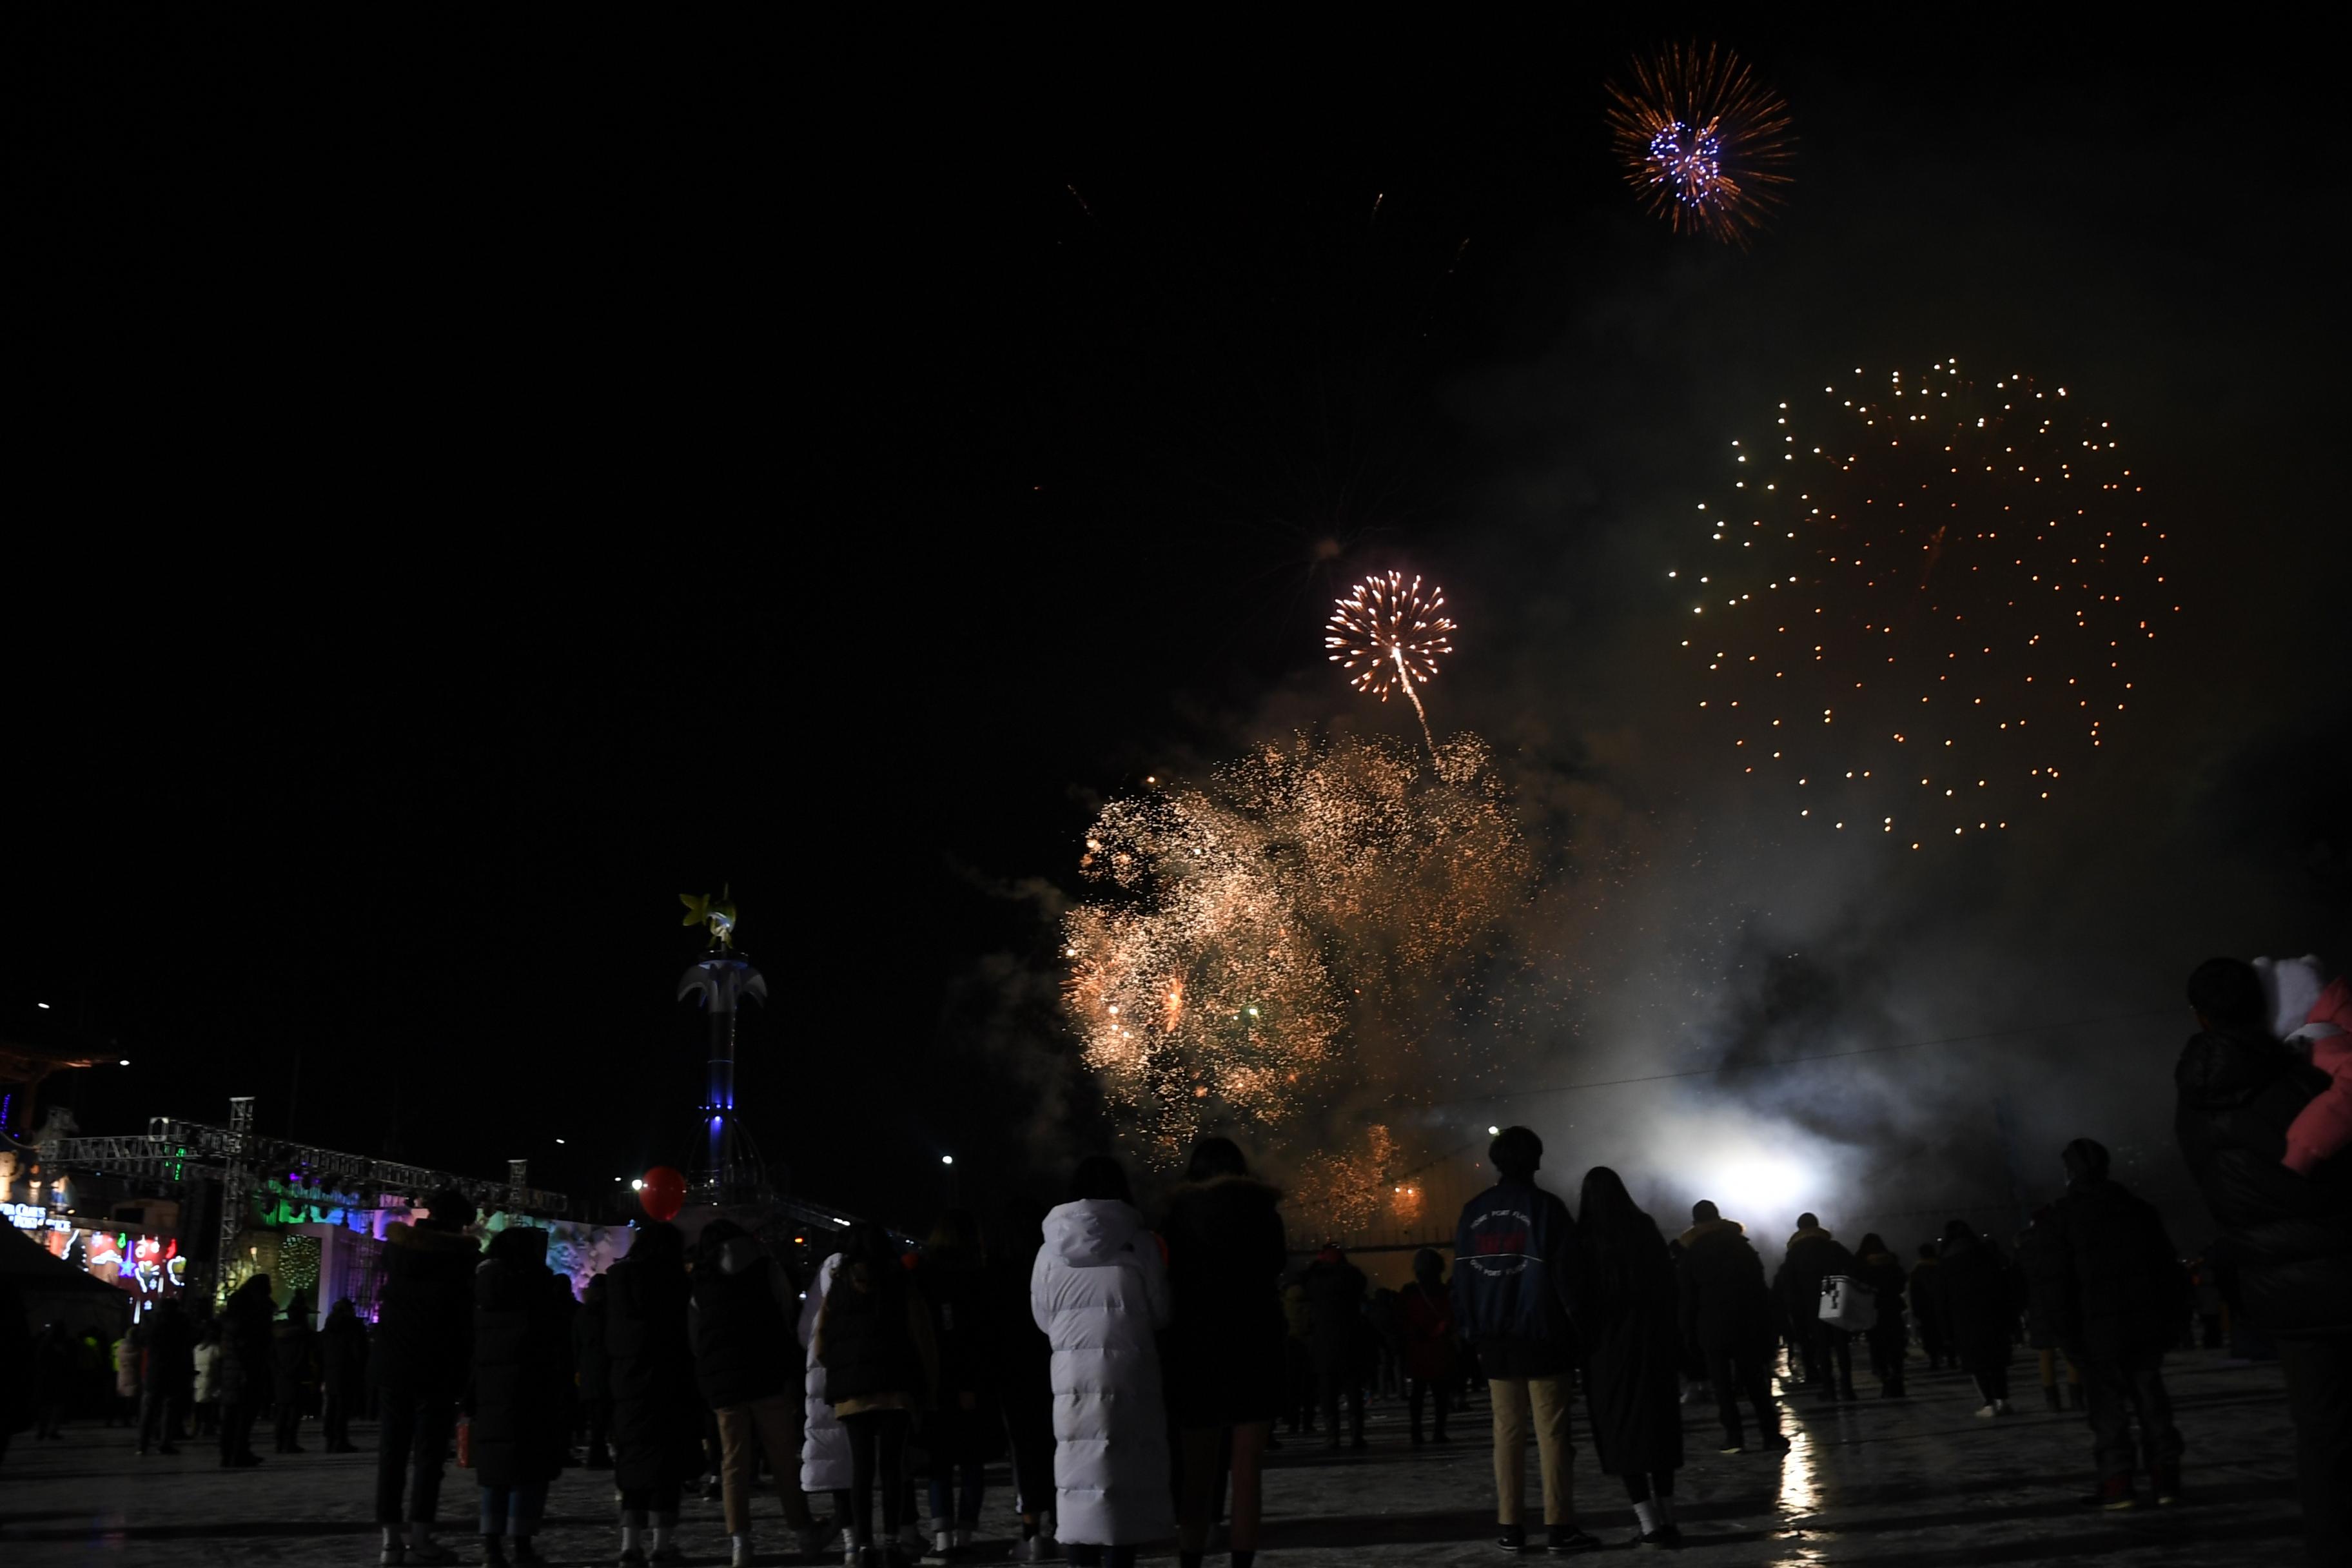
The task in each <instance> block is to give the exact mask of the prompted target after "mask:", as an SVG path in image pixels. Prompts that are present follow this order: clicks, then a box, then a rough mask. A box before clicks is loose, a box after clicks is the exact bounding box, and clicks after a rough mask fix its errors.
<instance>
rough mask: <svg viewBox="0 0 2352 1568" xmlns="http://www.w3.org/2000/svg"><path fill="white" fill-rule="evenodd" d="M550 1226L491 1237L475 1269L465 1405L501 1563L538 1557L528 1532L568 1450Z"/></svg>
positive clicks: (565, 1344) (516, 1228) (488, 1546)
mask: <svg viewBox="0 0 2352 1568" xmlns="http://www.w3.org/2000/svg"><path fill="white" fill-rule="evenodd" d="M553 1279H554V1275H553V1274H552V1273H551V1271H550V1270H549V1268H548V1267H547V1232H545V1231H543V1230H541V1229H540V1228H539V1227H538V1226H527V1225H509V1226H507V1227H506V1228H505V1229H504V1230H501V1231H499V1233H498V1234H497V1235H496V1236H494V1237H491V1238H490V1245H489V1250H488V1256H486V1257H485V1258H483V1259H482V1261H481V1263H480V1265H479V1266H478V1267H477V1268H475V1270H474V1334H473V1373H472V1376H471V1377H470V1379H469V1380H468V1381H467V1391H466V1398H465V1410H466V1414H467V1417H468V1419H469V1420H470V1422H471V1426H470V1431H471V1434H472V1438H471V1442H472V1455H471V1457H472V1459H473V1465H474V1480H475V1484H476V1485H477V1486H478V1488H479V1489H480V1491H481V1532H482V1561H483V1562H484V1563H488V1564H491V1565H492V1568H504V1564H505V1563H507V1562H508V1561H509V1559H508V1557H507V1554H506V1550H505V1543H506V1542H508V1541H509V1540H510V1541H512V1542H513V1543H514V1556H513V1559H512V1560H513V1561H514V1562H515V1563H535V1562H538V1561H539V1560H540V1559H539V1554H538V1552H537V1551H536V1550H535V1549H534V1548H533V1546H532V1544H531V1537H532V1536H534V1535H536V1534H538V1533H539V1521H540V1517H541V1514H543V1513H544V1512H545V1511H546V1507H547V1489H548V1487H549V1485H550V1484H551V1482H553V1481H554V1479H555V1478H556V1476H557V1475H558V1474H559V1473H561V1471H562V1468H563V1462H564V1460H565V1458H567V1457H568V1456H569V1453H570V1450H571V1446H572V1445H571V1431H570V1422H569V1420H568V1419H567V1412H566V1409H565V1405H566V1394H567V1391H568V1390H569V1389H570V1387H571V1385H572V1341H571V1335H570V1334H568V1333H566V1332H565V1327H566V1325H565V1323H564V1321H563V1309H562V1303H561V1302H559V1301H558V1300H556V1297H555V1292H554V1290H553V1289H551V1283H552V1281H553Z"/></svg>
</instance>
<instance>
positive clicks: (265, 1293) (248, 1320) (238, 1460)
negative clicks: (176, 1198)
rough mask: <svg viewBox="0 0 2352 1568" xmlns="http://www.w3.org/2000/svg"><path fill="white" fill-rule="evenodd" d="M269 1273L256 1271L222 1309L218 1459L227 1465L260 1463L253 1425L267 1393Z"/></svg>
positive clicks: (270, 1312)
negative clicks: (254, 1443)
mask: <svg viewBox="0 0 2352 1568" xmlns="http://www.w3.org/2000/svg"><path fill="white" fill-rule="evenodd" d="M276 1310H277V1309H276V1308H275V1307H274V1306H273V1305H272V1304H271V1302H270V1300H269V1276H268V1275H267V1274H256V1275H253V1276H251V1277H250V1278H248V1279H247V1280H246V1281H245V1283H244V1284H242V1285H239V1286H238V1287H237V1288H236V1289H234V1290H232V1291H230V1292H229V1296H228V1300H227V1301H226V1302H225V1303H223V1305H222V1307H221V1383H220V1403H221V1425H220V1462H221V1468H223V1469H240V1468H247V1469H249V1468H252V1467H253V1466H255V1465H257V1464H259V1463H261V1456H260V1455H258V1454H257V1453H255V1452H254V1451H253V1424H254V1422H255V1421H256V1420H257V1418H259V1416H260V1415H261V1406H262V1405H263V1404H264V1403H265V1402H266V1401H267V1400H268V1397H269V1387H270V1383H271V1380H272V1378H273V1376H274V1375H275V1374H274V1373H272V1372H271V1370H270V1362H269V1320H270V1319H271V1318H272V1317H273V1316H275V1315H276Z"/></svg>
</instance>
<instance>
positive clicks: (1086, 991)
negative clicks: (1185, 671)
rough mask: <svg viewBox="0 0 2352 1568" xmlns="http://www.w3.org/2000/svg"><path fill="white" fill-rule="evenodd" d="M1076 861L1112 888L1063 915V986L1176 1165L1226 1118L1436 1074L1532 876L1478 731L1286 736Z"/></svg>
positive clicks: (1108, 816)
mask: <svg viewBox="0 0 2352 1568" xmlns="http://www.w3.org/2000/svg"><path fill="white" fill-rule="evenodd" d="M1079 866H1080V870H1081V872H1082V874H1083V875H1084V876H1085V877H1086V878H1087V879H1088V880H1090V881H1093V882H1095V883H1097V884H1098V885H1099V886H1100V887H1101V889H1102V891H1101V893H1100V895H1099V896H1097V897H1096V898H1094V899H1091V900H1088V901H1087V902H1086V903H1085V904H1082V905H1081V906H1080V907H1078V908H1077V909H1076V910H1073V911H1072V912H1071V913H1070V915H1069V916H1068V917H1067V920H1066V923H1065V927H1064V938H1065V940H1064V948H1063V956H1064V958H1065V960H1066V963H1067V964H1068V972H1067V978H1066V983H1065V987H1064V994H1063V1000H1064V1005H1065V1008H1066V1014H1067V1016H1068V1017H1069V1018H1070V1020H1071V1023H1072V1025H1073V1026H1074V1028H1075V1029H1076V1032H1077V1034H1078V1036H1079V1038H1080V1040H1081V1042H1082V1046H1083V1053H1084V1058H1085V1060H1086V1063H1087V1067H1088V1068H1091V1069H1093V1071H1094V1072H1095V1073H1096V1074H1097V1077H1098V1078H1099V1079H1100V1080H1101V1082H1102V1084H1103V1087H1104V1090H1105V1093H1106V1095H1107V1097H1108V1099H1109V1100H1110V1101H1111V1102H1112V1104H1113V1105H1114V1106H1116V1107H1118V1108H1119V1110H1120V1112H1121V1114H1122V1116H1123V1118H1124V1119H1125V1120H1126V1121H1128V1122H1129V1124H1130V1126H1131V1127H1132V1128H1133V1129H1134V1130H1135V1131H1136V1132H1137V1133H1138V1135H1139V1139H1140V1141H1141V1142H1142V1144H1143V1146H1144V1150H1145V1152H1146V1153H1147V1154H1148V1156H1149V1157H1150V1159H1151V1160H1152V1161H1153V1162H1154V1163H1160V1164H1171V1163H1177V1162H1179V1161H1181V1159H1182V1157H1183V1154H1184V1152H1185V1150H1186V1149H1187V1148H1188V1147H1189V1145H1190V1143H1191V1142H1192V1139H1193V1138H1194V1137H1196V1136H1197V1135H1199V1134H1200V1133H1201V1132H1203V1131H1209V1130H1211V1129H1223V1130H1227V1131H1236V1132H1241V1133H1243V1134H1244V1135H1246V1136H1251V1137H1254V1138H1255V1139H1256V1140H1257V1141H1258V1142H1261V1143H1263V1144H1268V1145H1276V1146H1278V1145H1280V1144H1282V1143H1284V1142H1286V1141H1289V1140H1292V1139H1295V1138H1300V1137H1306V1138H1315V1137H1318V1135H1319V1133H1320V1131H1321V1128H1322V1118H1323V1117H1324V1116H1325V1115H1326V1114H1327V1113H1328V1111H1329V1110H1331V1109H1332V1107H1333V1106H1334V1105H1335V1104H1336V1103H1337V1102H1338V1101H1339V1100H1340V1099H1342V1098H1345V1097H1348V1096H1349V1095H1352V1094H1355V1093H1357V1092H1359V1091H1360V1090H1361V1089H1363V1087H1364V1086H1365V1084H1366V1082H1367V1081H1368V1080H1369V1079H1374V1078H1381V1077H1390V1076H1393V1077H1394V1079H1395V1080H1396V1081H1398V1082H1399V1083H1400V1084H1406V1083H1415V1084H1425V1083H1426V1081H1427V1080H1428V1079H1429V1077H1430V1071H1431V1069H1430V1068H1428V1067H1427V1066H1426V1065H1425V1064H1423V1062H1422V1048H1423V1046H1424V1045H1425V1044H1427V1043H1429V1042H1430V1041H1431V1040H1432V1039H1433V1038H1436V1037H1440V1036H1443V1037H1444V1040H1445V1041H1451V1040H1453V1039H1454V1038H1457V1037H1458V1036H1457V1035H1456V1034H1455V1033H1454V1030H1455V1027H1456V1026H1457V1025H1458V1023H1459V1021H1460V1019H1459V1014H1460V1011H1461V1009H1462V1007H1463V1006H1465V1005H1466V1004H1465V1002H1464V1001H1463V1000H1462V994H1463V992H1464V990H1465V986H1466V985H1468V984H1470V983H1469V982H1468V981H1467V980H1465V973H1467V972H1468V971H1469V970H1471V969H1472V968H1474V967H1475V965H1476V964H1477V963H1479V962H1481V961H1482V958H1483V956H1484V950H1486V949H1487V948H1489V947H1491V945H1492V941H1493V938H1494V935H1495V933H1496V930H1497V928H1498V927H1499V926H1500V925H1501V924H1502V922H1503V921H1505V919H1506V918H1507V915H1508V914H1509V912H1510V911H1512V910H1515V909H1517V908H1519V907H1520V906H1522V905H1523V904H1524V903H1525V901H1526V900H1527V899H1528V896H1529V892H1530V889H1531V888H1532V886H1533V884H1534V881H1535V862H1534V858H1533V856H1532V855H1531V854H1530V853H1529V852H1528V847H1527V845H1526V843H1525V841H1524V839H1523V837H1522V836H1521V834H1520V832H1519V829H1518V826H1517V821H1516V819H1515V817H1514V816H1513V815H1512V812H1511V809H1510V806H1509V803H1508V801H1507V797H1506V796H1505V795H1504V792H1503V789H1502V786H1501V784H1500V782H1499V780H1498V779H1497V778H1496V774H1495V773H1494V771H1493V764H1492V759H1491V758H1490V757H1489V755H1488V754H1487V752H1486V748H1485V746H1484V745H1483V744H1482V743H1481V742H1478V741H1476V740H1475V737H1465V738H1460V739H1457V740H1454V741H1453V742H1448V744H1447V745H1446V746H1445V748H1444V750H1443V751H1442V752H1438V753H1437V755H1436V758H1435V761H1434V763H1431V762H1428V761H1424V760H1423V758H1422V757H1421V756H1420V755H1419V754H1418V753H1416V752H1411V751H1410V750H1408V749H1404V748H1401V747H1399V746H1397V745H1396V744H1395V743H1394V742H1385V741H1381V740H1378V739H1360V738H1354V737H1348V738H1342V739H1339V740H1337V741H1330V742H1315V741H1308V740H1305V739H1301V740H1298V741H1297V742H1295V743H1292V744H1288V745H1267V746H1265V747H1263V748H1261V749H1260V750H1259V751H1257V752H1254V753H1252V754H1251V755H1250V756H1248V757H1246V758H1244V759H1243V760H1242V761H1240V762H1238V763H1234V764H1233V765H1231V766H1229V767H1227V768H1224V769H1223V770H1220V771H1219V772H1218V773H1216V774H1215V775H1214V776H1213V778H1212V780H1211V781H1210V782H1209V784H1207V785H1206V786H1204V787H1198V788H1193V787H1171V788H1166V789H1163V790H1161V791H1160V792H1158V793H1155V794H1152V795H1144V796H1140V797H1136V798H1130V799H1125V800H1118V801H1114V802H1112V803H1111V804H1110V805H1107V806H1105V807H1104V808H1103V810H1102V812H1101V814H1100V815H1099V816H1097V819H1096V822H1095V824H1094V826H1093V828H1092V830H1091V831H1090V832H1089V833H1088V834H1087V852H1086V854H1085V856H1084V857H1083V858H1081V860H1080V862H1079ZM1449 1008H1450V1009H1452V1011H1451V1012H1449ZM1374 1041H1377V1042H1379V1045H1380V1047H1381V1048H1380V1052H1379V1057H1378V1059H1377V1060H1374V1059H1373V1058H1372V1057H1371V1054H1370V1042H1374ZM1441 1043H1443V1042H1441ZM1366 1190H1367V1191H1370V1190H1371V1189H1370V1187H1367V1189H1366Z"/></svg>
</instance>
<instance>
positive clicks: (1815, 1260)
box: [1772, 1214, 1853, 1400]
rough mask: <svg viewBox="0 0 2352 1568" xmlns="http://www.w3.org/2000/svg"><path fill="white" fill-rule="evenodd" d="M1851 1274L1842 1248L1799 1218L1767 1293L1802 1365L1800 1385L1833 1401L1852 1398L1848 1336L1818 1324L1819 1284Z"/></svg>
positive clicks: (1813, 1220) (1810, 1220)
mask: <svg viewBox="0 0 2352 1568" xmlns="http://www.w3.org/2000/svg"><path fill="white" fill-rule="evenodd" d="M1852 1273H1853V1253H1851V1252H1848V1251H1847V1250H1846V1248H1845V1244H1844V1243H1843V1242H1842V1241H1840V1240H1838V1239H1837V1238H1836V1237H1833V1236H1832V1235H1831V1234H1830V1233H1829V1230H1828V1229H1827V1227H1825V1226H1823V1225H1822V1222H1821V1220H1820V1219H1819V1218H1818V1217H1816V1216H1815V1215H1811V1214H1801V1215H1798V1216H1797V1231H1796V1234H1795V1235H1793V1236H1791V1237H1789V1246H1788V1249H1787V1251H1786V1252H1785V1253H1783V1254H1782V1256H1781V1258H1780V1272H1779V1273H1777V1274H1775V1275H1774V1276H1773V1277H1772V1289H1773V1292H1774V1294H1775V1295H1777V1296H1778V1297H1779V1298H1780V1310H1781V1312H1782V1313H1783V1314H1784V1315H1785V1316H1786V1318H1787V1319H1788V1323H1789V1338H1790V1342H1792V1343H1793V1344H1794V1346H1795V1347H1796V1350H1797V1352H1798V1355H1799V1357H1800V1359H1801V1361H1802V1363H1803V1364H1804V1368H1805V1385H1806V1386H1807V1387H1808V1388H1821V1389H1823V1390H1825V1391H1826V1392H1827V1394H1828V1396H1829V1397H1830V1398H1831V1399H1833V1400H1835V1399H1852V1398H1853V1336H1852V1335H1851V1334H1849V1333H1847V1332H1846V1331H1844V1330H1843V1329H1841V1328H1839V1327H1838V1326H1837V1325H1836V1324H1834V1323H1826V1322H1823V1321H1822V1281H1823V1280H1825V1279H1829V1278H1830V1276H1832V1275H1833V1274H1845V1275H1851V1274H1852Z"/></svg>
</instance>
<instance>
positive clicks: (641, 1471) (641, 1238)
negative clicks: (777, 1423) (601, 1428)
mask: <svg viewBox="0 0 2352 1568" xmlns="http://www.w3.org/2000/svg"><path fill="white" fill-rule="evenodd" d="M607 1277H608V1278H609V1279H611V1280H612V1285H611V1287H610V1294H609V1295H608V1297H607V1298H606V1300H605V1303H604V1358H605V1363H606V1367H607V1376H608V1377H609V1379H610V1380H611V1386H612V1394H613V1429H612V1434H613V1484H614V1487H615V1488H617V1489H619V1491H620V1494H621V1559H620V1560H621V1562H622V1563H624V1564H627V1565H632V1568H633V1565H635V1564H636V1563H646V1562H648V1561H650V1562H655V1563H677V1562H681V1561H683V1560H684V1558H685V1552H683V1550H682V1549H681V1548H680V1547H679V1546H678V1544H677V1510H678V1500H679V1499H680V1498H681V1497H682V1496H683V1495H684V1493H685V1490H686V1484H687V1483H688V1481H691V1480H693V1479H696V1478H697V1477H698V1476H700V1475H701V1474H702V1472H703V1452H702V1401H701V1399H700V1398H699V1397H698V1394H697V1392H696V1389H695V1385H694V1345H693V1342H692V1340H691V1339H690V1337H689V1333H688V1326H687V1318H688V1303H689V1301H690V1300H691V1290H690V1287H689V1286H688V1281H687V1273H686V1237H685V1235H684V1234H683V1233H682V1232H680V1231H679V1229H678V1228H677V1226H674V1225H671V1224H669V1223H668V1222H667V1221H665V1220H653V1221H649V1222H647V1223H646V1224H644V1225H641V1226H638V1228H637V1236H636V1239H635V1241H634V1242H632V1243H631V1244H630V1246H629V1251H628V1255H627V1256H626V1257H625V1258H622V1259H621V1261H619V1262H618V1263H615V1264H614V1265H613V1267H612V1268H611V1269H610V1270H609V1271H608V1276H607Z"/></svg>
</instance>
